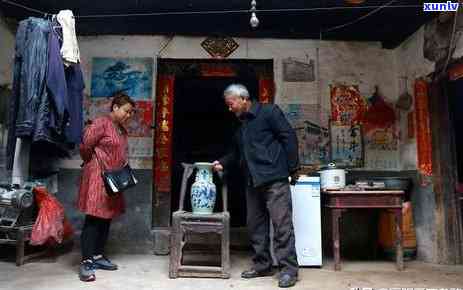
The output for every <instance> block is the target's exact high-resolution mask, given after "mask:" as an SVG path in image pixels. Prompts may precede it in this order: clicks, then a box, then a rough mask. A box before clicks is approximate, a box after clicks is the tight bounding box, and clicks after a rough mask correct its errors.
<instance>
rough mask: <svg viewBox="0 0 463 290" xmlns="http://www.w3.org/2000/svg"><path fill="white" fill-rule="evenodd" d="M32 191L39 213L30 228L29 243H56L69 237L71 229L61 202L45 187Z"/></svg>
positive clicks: (71, 232) (71, 233)
mask: <svg viewBox="0 0 463 290" xmlns="http://www.w3.org/2000/svg"><path fill="white" fill-rule="evenodd" d="M33 191H34V197H35V202H36V204H37V206H38V208H39V215H38V217H37V220H36V221H35V224H34V227H33V228H32V233H31V241H30V243H31V245H43V244H45V243H48V244H56V243H61V242H62V241H63V240H66V239H68V238H71V237H72V235H73V229H72V226H71V224H70V223H69V221H68V220H67V219H66V217H65V216H64V208H63V206H62V205H61V203H60V202H59V201H58V200H57V199H56V198H55V197H54V196H53V195H51V194H50V193H49V192H48V191H47V189H46V188H45V187H36V188H34V190H33Z"/></svg>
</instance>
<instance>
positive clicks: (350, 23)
mask: <svg viewBox="0 0 463 290" xmlns="http://www.w3.org/2000/svg"><path fill="white" fill-rule="evenodd" d="M395 1H396V0H392V1H389V2H387V3H386V4H384V5H381V6H379V7H377V8H376V9H374V10H372V11H370V12H368V13H367V14H365V15H363V16H360V17H359V18H357V19H354V20H352V21H349V22H347V23H344V24H341V25H337V26H334V27H331V28H328V29H324V30H323V32H330V31H333V30H338V29H341V28H344V27H346V26H350V25H352V24H355V23H357V22H359V21H361V20H363V19H365V18H367V17H368V16H371V15H373V14H375V13H376V12H378V11H379V10H381V9H383V8H385V7H388V6H389V5H390V4H392V3H393V2H395ZM390 7H391V6H390Z"/></svg>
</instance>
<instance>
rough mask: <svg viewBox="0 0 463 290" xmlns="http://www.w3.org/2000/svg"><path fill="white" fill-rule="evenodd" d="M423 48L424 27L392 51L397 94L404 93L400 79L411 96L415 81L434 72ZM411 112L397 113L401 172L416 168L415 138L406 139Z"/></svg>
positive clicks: (411, 109)
mask: <svg viewBox="0 0 463 290" xmlns="http://www.w3.org/2000/svg"><path fill="white" fill-rule="evenodd" d="M423 47H424V26H423V27H421V28H420V29H419V30H418V31H417V32H416V33H415V34H413V35H412V36H411V37H409V38H408V39H407V40H405V41H404V42H403V43H402V44H401V45H400V46H399V47H397V48H396V49H395V50H394V54H395V58H396V63H397V77H396V81H397V86H398V88H399V94H402V93H403V92H404V91H405V82H404V81H401V78H403V77H406V78H407V88H406V90H407V92H408V93H409V94H410V95H412V96H413V95H414V81H415V79H417V78H420V77H426V76H427V75H428V74H430V73H431V72H433V71H434V67H435V64H434V62H431V61H429V60H427V59H426V58H425V57H424V49H423ZM413 110H414V108H413V105H412V107H411V108H410V110H408V111H404V110H399V111H398V112H397V113H398V115H399V120H400V132H401V143H400V168H401V169H402V170H414V169H416V168H417V149H416V138H415V137H414V138H408V120H407V114H408V113H409V112H411V111H413Z"/></svg>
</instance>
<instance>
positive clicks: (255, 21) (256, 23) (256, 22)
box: [249, 0, 259, 28]
mask: <svg viewBox="0 0 463 290" xmlns="http://www.w3.org/2000/svg"><path fill="white" fill-rule="evenodd" d="M256 5H257V3H256V0H252V1H251V10H250V11H251V19H250V20H249V24H250V25H251V27H252V28H256V27H257V26H259V19H258V18H257V15H256Z"/></svg>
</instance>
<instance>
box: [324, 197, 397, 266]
mask: <svg viewBox="0 0 463 290" xmlns="http://www.w3.org/2000/svg"><path fill="white" fill-rule="evenodd" d="M323 193H324V195H325V207H326V208H329V209H330V212H331V222H332V233H333V237H332V238H333V253H334V270H335V271H339V270H340V269H341V265H340V258H341V255H340V248H341V247H340V232H339V223H340V220H341V217H342V213H343V212H344V211H346V210H352V209H390V210H393V211H394V214H395V219H394V220H395V232H396V241H395V246H396V264H397V269H398V270H399V271H401V270H403V268H404V263H403V248H402V202H403V199H404V191H401V190H365V191H356V190H324V191H323Z"/></svg>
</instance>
